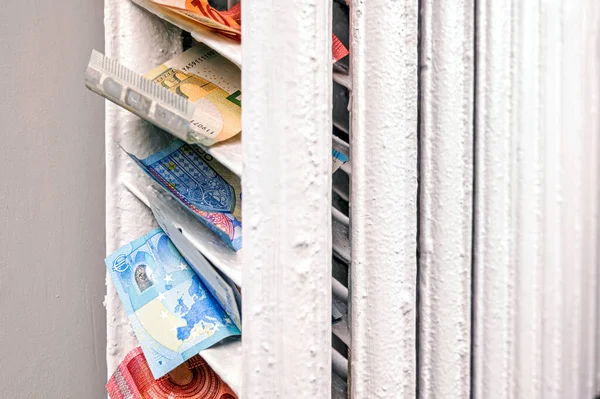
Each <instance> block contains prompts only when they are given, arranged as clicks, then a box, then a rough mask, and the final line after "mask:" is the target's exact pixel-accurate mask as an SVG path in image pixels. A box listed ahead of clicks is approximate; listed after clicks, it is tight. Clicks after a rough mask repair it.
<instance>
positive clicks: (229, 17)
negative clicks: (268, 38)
mask: <svg viewBox="0 0 600 399" xmlns="http://www.w3.org/2000/svg"><path fill="white" fill-rule="evenodd" d="M152 2H153V3H155V4H158V5H161V6H164V7H167V8H169V9H170V10H171V11H174V12H175V13H177V14H179V15H181V16H183V17H186V18H187V19H189V20H191V21H194V22H196V23H199V24H201V25H203V26H205V27H207V28H210V29H212V30H214V31H216V32H218V33H220V34H221V35H224V36H227V37H229V38H231V39H234V40H241V39H242V8H241V3H238V4H236V5H235V6H233V7H231V8H230V9H229V10H227V11H218V10H216V9H214V8H213V7H211V6H210V4H208V0H152ZM331 52H332V58H333V62H334V63H336V62H337V61H339V60H341V59H342V58H344V57H345V56H347V55H348V49H347V48H346V47H345V46H344V45H343V44H342V42H340V40H339V39H338V38H337V37H336V36H335V35H333V37H332V46H331Z"/></svg>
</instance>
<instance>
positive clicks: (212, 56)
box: [144, 44, 242, 146]
mask: <svg viewBox="0 0 600 399" xmlns="http://www.w3.org/2000/svg"><path fill="white" fill-rule="evenodd" d="M144 76H145V77H146V78H147V79H150V80H152V81H153V82H154V83H156V84H158V85H160V86H162V87H164V88H167V89H169V90H170V91H172V92H174V93H176V94H178V95H180V96H182V97H184V98H185V99H187V100H188V101H190V102H192V103H194V104H195V105H196V109H195V111H194V115H193V117H192V120H191V129H192V130H193V131H194V132H195V133H196V136H197V140H196V142H197V143H198V144H202V145H206V146H210V145H212V144H215V143H217V142H220V141H224V140H227V139H228V138H230V137H232V136H235V135H236V134H238V133H240V132H241V131H242V108H241V105H242V103H241V101H242V91H241V72H240V69H239V68H238V67H237V66H236V65H234V64H233V63H232V62H231V61H229V60H227V59H226V58H225V57H223V56H222V55H220V54H219V53H217V52H216V51H215V50H213V49H211V48H210V47H208V46H206V45H205V44H198V45H196V46H193V47H192V48H190V49H188V50H187V51H185V52H183V53H181V54H179V55H177V56H176V57H175V58H173V59H171V60H169V61H167V62H165V63H164V64H162V65H159V66H158V67H156V68H154V69H153V70H151V71H149V72H148V73H146V74H145V75H144Z"/></svg>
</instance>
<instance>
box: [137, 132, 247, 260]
mask: <svg viewBox="0 0 600 399" xmlns="http://www.w3.org/2000/svg"><path fill="white" fill-rule="evenodd" d="M129 155H130V156H131V157H132V158H133V159H134V160H135V161H136V162H137V164H138V165H139V166H140V167H141V168H142V169H143V170H144V171H145V172H146V173H147V174H148V175H149V176H150V177H151V178H152V179H153V180H154V181H156V182H157V183H158V184H160V186H161V187H163V188H164V189H165V190H167V191H168V192H169V193H171V195H173V196H174V197H175V198H176V199H177V200H178V201H180V202H181V203H183V205H185V206H186V207H187V208H188V209H190V210H191V211H192V212H193V214H194V215H195V216H196V217H197V218H198V219H200V221H201V222H202V223H204V224H205V225H206V226H207V227H208V228H209V229H211V230H212V231H213V232H214V233H216V234H217V235H218V236H219V237H220V238H221V239H222V240H223V241H224V242H225V243H226V244H227V245H228V246H229V247H231V248H232V249H233V250H234V251H238V250H239V249H241V248H242V207H241V201H242V197H241V188H242V187H241V182H240V178H239V177H238V176H237V175H235V174H234V173H233V172H231V171H230V170H229V169H227V168H226V167H224V166H223V165H221V164H220V163H219V162H217V161H216V160H215V159H214V158H213V157H212V156H210V155H209V154H207V153H206V152H205V151H204V150H203V149H202V148H200V147H199V146H196V145H190V144H186V143H184V142H183V141H180V140H176V141H173V142H172V143H171V144H169V145H168V146H167V147H165V148H163V149H162V150H160V151H158V152H157V153H155V154H153V155H151V156H149V157H148V158H146V159H143V160H139V159H138V158H136V157H135V156H134V155H132V154H129Z"/></svg>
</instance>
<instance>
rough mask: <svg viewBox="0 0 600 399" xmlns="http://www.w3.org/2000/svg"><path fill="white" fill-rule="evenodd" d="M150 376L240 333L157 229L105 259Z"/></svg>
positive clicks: (157, 374) (161, 373) (162, 233)
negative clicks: (148, 368)
mask: <svg viewBox="0 0 600 399" xmlns="http://www.w3.org/2000/svg"><path fill="white" fill-rule="evenodd" d="M105 263H106V267H107V269H108V272H109V274H110V276H111V278H112V281H113V283H114V285H115V288H116V290H117V292H118V294H119V297H120V298H121V302H122V303H123V308H124V309H125V312H126V313H127V316H128V317H129V321H130V322H131V324H132V327H133V331H134V332H135V335H136V337H137V339H138V341H139V343H140V346H141V347H142V350H143V351H144V354H145V357H146V359H147V361H148V365H149V367H150V370H151V371H152V375H153V376H154V377H155V378H159V377H162V376H163V375H165V374H166V373H168V372H169V371H171V370H173V369H174V368H175V367H177V366H179V365H180V364H181V363H183V362H184V361H186V360H188V359H190V358H191V357H193V356H195V355H197V354H198V353H199V352H200V351H202V350H204V349H206V348H209V347H211V346H212V345H214V344H216V343H217V342H219V341H221V340H222V339H224V338H227V337H230V336H235V335H239V334H240V331H239V329H238V328H237V327H236V325H235V324H234V323H233V321H232V320H231V318H230V317H229V315H228V314H227V313H226V312H225V310H224V309H223V308H222V306H221V305H220V304H219V302H218V300H217V299H216V298H214V297H213V296H212V295H211V293H210V291H209V290H207V289H206V287H205V286H204V284H203V283H202V281H201V279H200V278H199V277H198V276H197V275H196V273H194V271H193V270H192V269H191V268H190V266H189V264H188V263H187V261H186V260H185V259H184V258H183V257H182V256H181V254H180V253H179V251H178V250H177V248H175V246H174V245H173V243H172V242H171V241H170V239H169V237H168V236H167V235H166V234H165V233H164V232H163V231H162V230H161V229H160V228H159V229H155V230H152V231H151V232H149V233H148V234H146V235H145V236H143V237H140V238H138V239H137V240H134V241H132V242H131V243H129V244H127V245H125V246H124V247H123V248H121V249H119V250H118V251H116V252H114V253H113V254H112V255H110V256H109V257H108V258H106V259H105Z"/></svg>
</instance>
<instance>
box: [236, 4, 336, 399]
mask: <svg viewBox="0 0 600 399" xmlns="http://www.w3.org/2000/svg"><path fill="white" fill-rule="evenodd" d="M249 5H250V6H244V7H243V8H242V13H243V17H242V19H243V21H244V24H243V27H242V30H243V33H242V35H243V37H244V41H243V44H242V52H243V59H244V68H243V70H242V85H243V87H244V98H245V99H248V98H250V99H251V101H248V100H245V101H244V108H243V111H242V123H243V126H244V140H243V143H242V148H243V154H244V156H243V162H244V165H243V176H242V185H243V186H242V188H243V192H244V208H243V217H244V267H243V273H244V288H243V296H244V301H243V314H244V322H243V329H244V336H243V350H244V356H243V365H244V374H243V380H244V386H243V391H242V392H243V396H244V397H246V398H277V397H279V398H290V397H294V398H315V397H318V398H328V397H330V396H331V373H330V372H329V370H331V216H330V213H331V155H330V154H331V138H330V133H331V123H332V119H331V113H332V106H331V100H332V94H331V93H332V76H331V69H332V66H331V53H330V52H331V1H321V0H291V1H286V2H268V3H266V2H254V3H249ZM299 15H301V16H302V18H298V16H299ZM291 43H293V49H294V50H293V51H290V50H291V47H290V44H291ZM258 77H268V78H265V79H262V78H258Z"/></svg>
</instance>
